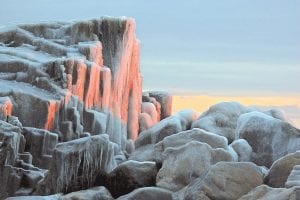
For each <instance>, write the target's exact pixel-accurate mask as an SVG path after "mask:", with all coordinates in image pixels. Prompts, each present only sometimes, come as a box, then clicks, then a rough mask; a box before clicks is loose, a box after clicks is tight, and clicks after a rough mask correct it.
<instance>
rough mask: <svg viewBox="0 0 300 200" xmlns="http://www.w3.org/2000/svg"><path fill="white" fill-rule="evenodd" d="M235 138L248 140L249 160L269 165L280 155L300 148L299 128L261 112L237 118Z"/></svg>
mask: <svg viewBox="0 0 300 200" xmlns="http://www.w3.org/2000/svg"><path fill="white" fill-rule="evenodd" d="M236 138H237V139H238V138H242V139H245V140H247V141H248V143H249V144H250V146H251V147H252V149H253V153H252V156H251V161H253V162H255V163H256V164H258V165H264V166H266V167H270V166H271V165H272V163H273V162H274V161H275V160H277V159H279V158H280V157H282V156H284V155H286V154H288V153H293V152H295V151H297V150H300V130H298V129H297V128H295V127H293V126H292V125H290V124H289V123H287V122H284V121H282V120H279V119H276V118H273V117H271V116H269V115H266V114H264V113H261V112H256V111H254V112H250V113H246V114H244V115H242V116H241V117H240V118H239V120H238V125H237V128H236Z"/></svg>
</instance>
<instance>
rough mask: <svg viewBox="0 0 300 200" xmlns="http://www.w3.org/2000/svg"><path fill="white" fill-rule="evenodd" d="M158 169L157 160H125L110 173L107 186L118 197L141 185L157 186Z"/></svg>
mask: <svg viewBox="0 0 300 200" xmlns="http://www.w3.org/2000/svg"><path fill="white" fill-rule="evenodd" d="M157 171H158V169H157V166H156V163H155V162H138V161H133V160H130V161H126V162H123V163H122V164H120V165H119V166H118V167H116V168H115V169H114V170H113V171H112V172H111V173H110V174H109V175H108V177H107V181H106V182H107V183H106V184H107V188H108V189H109V191H110V192H111V194H112V195H113V197H115V198H117V197H119V196H121V195H124V194H127V193H129V192H131V191H133V190H134V189H137V188H140V187H147V186H155V178H156V175H157Z"/></svg>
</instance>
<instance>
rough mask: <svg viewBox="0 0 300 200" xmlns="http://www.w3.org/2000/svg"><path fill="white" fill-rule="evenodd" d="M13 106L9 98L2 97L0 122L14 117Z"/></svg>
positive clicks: (0, 99)
mask: <svg viewBox="0 0 300 200" xmlns="http://www.w3.org/2000/svg"><path fill="white" fill-rule="evenodd" d="M12 107H13V104H12V102H11V100H10V98H9V97H0V120H3V121H6V120H7V117H8V116H11V115H12Z"/></svg>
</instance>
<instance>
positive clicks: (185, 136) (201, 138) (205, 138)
mask: <svg viewBox="0 0 300 200" xmlns="http://www.w3.org/2000/svg"><path fill="white" fill-rule="evenodd" d="M191 141H198V142H202V143H206V144H208V145H210V146H211V147H212V148H214V149H216V148H223V149H226V150H228V141H227V139H226V138H225V137H223V136H220V135H216V134H213V133H210V132H208V131H205V130H202V129H199V128H194V129H192V130H187V131H182V132H179V133H176V134H173V135H170V136H168V137H165V138H164V139H163V140H162V141H160V142H158V143H157V144H155V146H154V150H155V160H156V162H161V161H162V158H161V157H162V153H163V152H164V151H165V150H166V149H167V148H169V147H179V146H182V145H185V144H187V143H189V142H191Z"/></svg>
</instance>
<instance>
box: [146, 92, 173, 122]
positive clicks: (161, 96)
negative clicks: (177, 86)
mask: <svg viewBox="0 0 300 200" xmlns="http://www.w3.org/2000/svg"><path fill="white" fill-rule="evenodd" d="M149 97H153V98H155V100H156V101H158V102H159V103H160V105H161V112H160V113H161V114H160V119H161V120H162V119H165V118H167V117H169V116H171V114H172V101H173V98H172V95H171V94H169V93H168V92H160V91H151V92H149Z"/></svg>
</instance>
